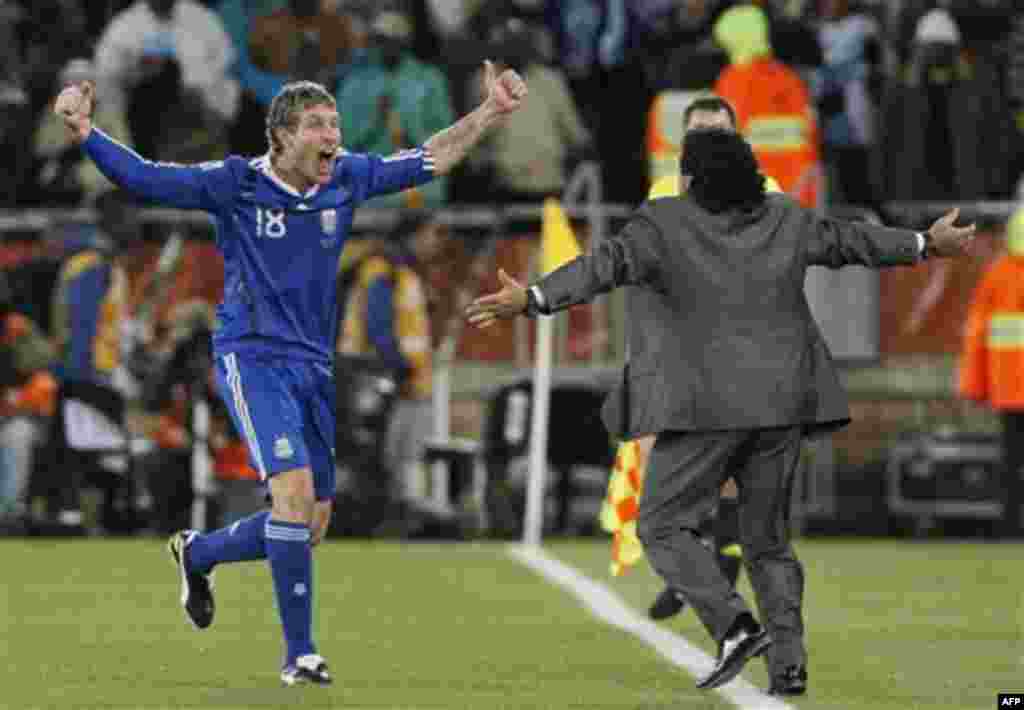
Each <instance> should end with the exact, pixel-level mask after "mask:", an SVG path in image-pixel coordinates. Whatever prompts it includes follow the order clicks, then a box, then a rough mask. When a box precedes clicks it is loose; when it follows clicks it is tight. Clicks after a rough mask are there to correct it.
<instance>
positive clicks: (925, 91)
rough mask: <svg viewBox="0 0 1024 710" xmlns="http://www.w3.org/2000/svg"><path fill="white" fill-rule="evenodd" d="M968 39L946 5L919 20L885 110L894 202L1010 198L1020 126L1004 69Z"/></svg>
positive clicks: (887, 171) (888, 187)
mask: <svg viewBox="0 0 1024 710" xmlns="http://www.w3.org/2000/svg"><path fill="white" fill-rule="evenodd" d="M967 41H968V40H967V38H966V37H965V36H964V35H963V33H962V31H961V28H960V26H959V24H958V21H957V18H956V17H955V16H954V15H953V13H951V12H950V11H948V10H947V9H945V8H941V7H939V8H933V9H931V10H929V11H927V12H926V13H924V14H923V15H921V16H920V18H919V19H918V20H917V22H916V24H915V25H914V32H913V39H912V41H911V42H910V44H909V47H908V55H907V63H906V66H905V67H904V72H903V77H902V79H901V81H900V82H899V83H898V84H897V85H896V86H895V87H894V90H893V91H892V92H890V94H891V96H890V97H889V99H888V100H887V101H886V107H885V119H884V120H885V123H884V126H885V130H884V132H883V134H882V136H881V138H882V140H883V141H884V146H883V151H882V154H883V155H884V156H885V158H886V162H885V165H884V166H883V175H884V178H885V181H886V184H885V194H886V197H887V198H888V199H893V200H896V199H899V200H936V201H941V200H952V199H986V198H992V197H1004V196H1008V194H1009V192H1010V189H1011V184H1010V178H1009V171H1010V159H1011V155H1012V144H1011V141H1012V136H1013V125H1012V121H1011V119H1010V109H1009V102H1008V101H1007V99H1006V96H1005V93H1004V91H1003V89H1002V85H1003V83H1004V82H1003V76H1002V75H1003V69H1002V68H1001V67H1000V66H999V64H998V63H996V62H995V61H994V59H993V57H992V56H991V55H990V53H988V52H985V51H980V50H979V48H978V45H977V42H976V41H974V42H973V45H972V47H971V48H968V45H967ZM980 126H984V129H983V130H982V129H980ZM938 145H949V146H950V147H951V148H952V150H948V151H942V150H935V149H934V147H935V146H938Z"/></svg>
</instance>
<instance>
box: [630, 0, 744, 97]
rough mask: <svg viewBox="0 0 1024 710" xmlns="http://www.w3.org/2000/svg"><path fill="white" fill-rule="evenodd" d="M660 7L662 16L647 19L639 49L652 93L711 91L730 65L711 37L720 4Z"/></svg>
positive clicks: (689, 1)
mask: <svg viewBox="0 0 1024 710" xmlns="http://www.w3.org/2000/svg"><path fill="white" fill-rule="evenodd" d="M661 5H662V6H663V9H662V12H660V13H657V14H655V13H653V12H650V13H648V14H646V15H645V16H644V20H645V22H644V25H643V30H644V40H643V42H642V44H641V45H640V47H639V48H638V52H639V53H640V55H641V61H642V62H643V67H644V75H645V77H646V81H647V85H648V87H649V88H650V90H651V92H652V93H653V94H655V95H657V94H658V93H660V92H662V91H666V90H674V89H709V88H711V87H712V86H714V83H715V80H717V79H718V75H719V74H720V73H721V71H722V69H724V68H725V66H726V65H727V64H728V57H727V56H726V55H725V53H724V52H723V51H722V49H721V47H719V46H718V45H717V44H715V42H714V41H713V39H712V37H711V28H712V26H713V24H714V20H715V18H716V17H717V14H718V13H716V12H715V8H716V7H717V5H718V3H716V2H713V1H712V0H685V1H684V2H681V3H672V4H668V3H662V4H661Z"/></svg>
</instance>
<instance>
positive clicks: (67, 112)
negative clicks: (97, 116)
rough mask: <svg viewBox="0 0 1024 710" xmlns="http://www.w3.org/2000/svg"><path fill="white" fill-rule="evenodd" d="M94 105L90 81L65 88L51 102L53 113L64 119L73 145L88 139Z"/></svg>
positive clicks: (94, 91) (94, 97) (94, 94)
mask: <svg viewBox="0 0 1024 710" xmlns="http://www.w3.org/2000/svg"><path fill="white" fill-rule="evenodd" d="M95 105H96V88H95V87H94V86H93V83H92V82H91V81H83V82H81V83H79V84H72V85H70V86H67V87H65V88H64V90H63V91H61V92H60V94H59V95H58V96H57V100H56V101H54V102H53V112H54V113H56V114H57V115H58V116H60V117H61V118H62V119H64V125H65V126H67V129H68V135H69V136H70V137H71V140H72V141H73V142H74V143H81V142H82V141H84V140H85V139H86V138H88V137H89V132H90V131H91V130H92V111H93V108H94V106H95Z"/></svg>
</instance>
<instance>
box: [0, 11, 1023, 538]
mask: <svg viewBox="0 0 1024 710" xmlns="http://www.w3.org/2000/svg"><path fill="white" fill-rule="evenodd" d="M1016 4H1017V3H1016V2H1014V1H1013V0H942V1H933V0H899V1H896V0H894V1H886V2H882V1H881V0H875V1H873V2H856V1H855V0H761V1H760V2H748V3H744V2H735V1H732V0H558V1H554V0H377V1H376V2H368V1H367V0H203V1H201V0H88V1H87V0H0V104H2V110H0V146H2V148H3V151H4V155H5V158H6V165H7V170H6V173H5V178H6V179H5V180H4V181H2V182H0V209H35V208H51V207H65V208H75V207H89V208H94V209H95V210H96V211H97V212H98V213H99V215H100V221H99V223H98V224H79V223H77V222H68V223H65V222H61V223H59V224H56V225H53V226H52V227H51V233H48V234H46V235H45V236H46V239H45V240H43V242H42V244H41V245H39V246H33V247H31V248H30V249H29V250H30V251H31V250H34V251H33V252H32V253H33V254H34V255H35V256H36V257H37V258H36V259H35V260H34V261H33V262H32V265H33V266H32V267H26V268H25V269H22V270H21V271H20V272H17V271H10V270H9V271H8V273H7V275H6V276H4V278H3V280H0V287H2V288H0V326H2V330H0V374H2V378H3V379H2V381H0V389H2V394H3V397H2V399H0V442H15V444H16V445H15V444H12V445H8V443H3V452H2V453H0V523H2V521H3V519H4V516H5V515H12V514H19V515H20V514H23V513H24V507H25V504H26V499H27V497H28V495H29V493H28V490H27V489H28V483H27V481H26V479H27V477H28V474H27V471H29V470H30V469H32V468H33V467H34V468H35V469H36V470H43V471H44V473H45V470H46V468H47V463H46V461H43V463H42V464H40V463H39V462H36V463H33V461H32V456H33V452H35V453H39V454H43V453H45V451H46V450H47V446H46V442H47V441H48V439H47V436H48V433H47V432H49V431H50V426H51V425H50V424H49V419H50V417H51V416H53V414H54V411H53V408H54V401H55V399H58V398H59V397H60V396H61V392H62V391H63V389H62V388H64V389H66V388H67V386H68V385H67V383H70V382H86V383H92V384H99V385H101V386H107V387H115V388H118V389H119V390H120V391H122V392H126V393H129V396H130V397H132V398H136V399H138V400H140V401H142V402H143V403H144V405H145V408H146V410H147V411H148V413H149V414H148V417H147V418H146V419H145V425H144V427H143V428H144V430H145V431H146V432H147V434H148V435H149V436H150V439H151V440H152V441H153V442H154V448H152V449H151V450H149V451H148V452H146V453H144V454H143V455H142V456H141V457H140V458H139V470H140V477H139V478H138V479H137V480H140V481H141V483H140V484H139V490H135V491H128V492H124V491H122V492H121V493H119V495H128V496H134V497H135V498H137V499H140V500H141V499H144V498H145V497H146V496H156V497H159V498H161V499H162V500H170V499H172V498H173V496H174V495H175V491H177V492H182V491H184V492H186V493H188V495H184V494H183V498H182V499H181V500H179V501H178V502H177V503H175V504H174V505H173V506H170V507H167V506H164V507H162V508H161V511H162V512H161V514H162V516H163V517H161V518H159V519H157V520H156V522H155V524H156V525H157V526H158V527H161V528H164V529H167V530H170V529H174V528H175V527H180V526H182V525H183V524H185V523H186V522H187V520H185V519H184V518H183V516H186V517H187V514H188V513H187V510H188V506H189V504H190V503H191V492H190V488H189V486H188V485H186V482H184V481H182V480H181V476H183V475H187V474H186V473H183V472H186V471H187V470H188V466H187V465H186V464H185V462H186V460H188V458H189V456H190V454H189V451H190V431H189V416H190V415H189V414H188V412H187V402H188V401H189V398H190V397H191V396H193V395H194V394H195V392H194V391H192V390H190V387H191V385H190V383H191V382H194V381H195V379H196V378H195V373H196V372H205V369H204V368H208V366H209V365H208V363H205V364H204V363H202V362H199V360H201V358H199V356H198V355H197V354H196V353H197V352H199V351H200V350H202V348H201V347H200V348H199V350H196V346H195V343H197V342H205V341H201V340H200V341H197V340H196V338H200V339H201V338H203V337H207V335H206V334H208V331H209V329H210V328H211V327H212V316H211V315H210V312H209V304H210V303H211V302H215V301H216V299H217V291H218V289H219V287H220V283H219V282H218V281H217V279H216V277H213V278H207V276H206V275H205V274H207V271H208V270H209V268H211V265H213V267H216V265H217V263H218V262H217V261H216V260H215V259H211V258H209V257H210V255H209V254H208V253H207V252H206V251H203V252H202V253H201V254H200V253H199V252H197V251H196V250H195V249H189V250H185V251H184V254H180V253H179V254H174V253H171V252H168V251H167V250H166V249H165V253H164V254H163V255H162V256H164V257H166V259H161V260H160V263H159V264H158V260H157V258H156V252H158V251H159V249H160V247H159V245H160V244H163V243H165V242H167V241H168V240H167V235H166V234H165V235H162V236H160V238H159V239H156V240H150V241H149V242H139V241H138V239H137V237H138V236H139V235H140V234H142V233H144V231H145V230H143V229H142V227H141V226H140V225H139V223H137V222H136V221H134V217H133V209H134V206H132V205H125V204H123V203H122V201H121V199H120V197H119V196H118V195H117V193H112V192H111V185H110V184H109V183H108V182H107V181H106V179H105V178H104V177H103V176H102V175H100V174H99V172H98V171H97V170H96V168H95V167H94V166H93V165H92V164H91V162H89V161H87V160H85V159H84V158H83V155H82V153H81V151H80V150H79V149H78V148H76V147H74V146H72V145H71V144H70V143H69V141H68V140H67V137H66V136H65V134H64V128H63V126H62V125H61V123H60V121H59V120H57V119H56V118H55V117H54V115H53V114H52V112H51V111H50V110H49V104H50V101H52V97H53V96H54V95H55V94H56V91H57V89H59V87H61V86H62V85H66V84H68V83H71V82H77V81H83V80H89V81H92V82H94V83H95V85H96V87H97V96H98V107H97V110H96V117H95V123H96V124H97V125H98V126H100V127H101V128H102V129H103V130H104V131H105V132H107V133H108V134H110V135H111V136H114V137H115V138H117V139H119V140H122V141H123V142H125V143H127V144H128V145H131V146H132V147H133V148H134V149H135V150H136V151H137V152H139V153H140V154H141V155H142V156H144V157H146V158H149V159H153V160H161V161H172V162H200V161H205V160H214V159H219V158H222V157H223V156H224V155H225V154H227V153H239V154H243V155H253V156H255V155H259V154H262V153H263V152H265V151H266V129H265V113H266V110H267V108H268V106H269V104H270V101H271V99H272V98H273V96H274V95H275V93H276V92H277V91H278V89H279V88H280V87H281V86H282V85H283V84H284V83H285V82H287V81H290V80H295V79H310V80H314V81H317V82H320V83H322V84H324V85H325V86H327V87H328V88H329V89H330V90H331V91H333V93H334V95H335V96H336V98H337V101H338V107H339V111H340V114H341V123H342V142H343V144H344V146H345V147H346V148H347V149H348V150H351V151H355V152H362V151H367V152H376V153H383V154H387V153H391V152H394V151H399V150H402V149H405V148H409V147H415V146H417V145H420V144H422V143H423V142H424V141H425V140H427V139H428V138H429V137H430V136H431V135H432V134H434V133H435V132H437V131H439V130H441V129H443V128H444V127H446V126H447V125H449V124H450V123H451V122H452V121H453V119H454V118H455V117H457V116H459V115H461V114H462V113H464V112H465V111H467V110H468V109H470V108H472V107H473V106H475V105H476V103H477V102H478V101H479V99H480V89H481V64H482V62H483V60H484V59H491V60H493V61H495V62H496V63H497V64H499V65H500V66H510V67H513V68H515V69H516V70H517V71H518V72H519V73H520V74H521V75H522V76H523V77H524V78H525V80H526V83H527V85H528V87H529V91H530V94H529V100H528V101H527V102H526V103H525V106H524V109H523V110H522V111H519V112H517V113H516V114H515V115H513V116H512V117H511V118H510V119H509V120H508V121H507V122H505V123H504V124H502V125H501V126H500V127H499V128H497V129H496V130H495V131H493V132H492V134H491V135H490V136H489V138H488V140H487V141H486V143H485V144H484V145H483V146H482V148H481V150H479V151H478V152H477V153H476V154H474V155H473V156H472V158H471V159H470V160H468V161H467V162H466V163H465V164H464V165H463V166H461V167H460V169H459V170H458V171H456V172H455V173H454V174H453V175H452V176H451V177H450V178H448V179H444V180H438V181H435V182H434V183H432V184H430V185H428V186H425V187H423V188H420V189H413V190H409V191H407V192H405V193H401V194H399V195H395V196H389V197H386V198H378V199H377V200H376V201H375V202H372V203H371V204H370V206H374V207H404V208H416V209H418V210H422V209H423V208H426V209H428V210H429V209H430V208H437V207H442V206H444V205H452V204H457V205H464V204H474V203H476V204H479V203H483V204H508V203H529V204H539V203H540V202H542V201H543V200H544V199H545V198H547V197H551V196H555V197H557V196H559V195H560V194H562V192H563V190H564V189H565V187H566V185H567V182H568V180H569V178H570V176H571V175H572V172H573V170H574V168H575V166H577V165H578V164H580V163H581V162H583V161H592V162H596V163H597V164H598V165H599V166H600V168H601V173H602V184H603V200H604V201H605V202H610V203H619V204H625V205H635V204H637V203H639V202H640V201H641V200H642V199H643V198H644V196H645V195H646V194H647V191H648V188H649V185H650V184H651V181H652V180H654V179H656V178H658V177H659V176H660V175H662V174H664V173H666V172H674V171H677V170H678V145H679V139H680V133H681V121H680V120H679V117H680V115H681V107H682V106H683V102H685V101H686V100H688V99H689V98H692V96H694V95H696V92H711V91H713V92H716V93H718V94H720V95H722V96H723V97H725V98H727V99H728V100H729V101H730V102H731V103H732V104H733V105H734V106H735V108H736V111H737V125H738V126H739V127H740V129H741V130H742V131H743V132H744V134H745V135H746V136H747V137H748V139H749V140H750V141H751V143H752V144H753V145H754V148H755V150H756V152H757V154H758V158H759V160H760V161H761V163H762V166H763V168H764V170H765V172H766V173H768V174H770V175H772V177H773V178H775V179H776V180H777V181H778V182H779V183H780V184H781V185H782V188H783V189H784V190H786V191H788V192H790V193H792V194H794V195H795V196H797V197H798V198H799V199H800V200H801V201H802V202H804V203H805V204H808V205H812V206H813V205H820V204H822V203H823V202H825V201H828V202H833V203H845V204H853V205H861V206H867V207H878V206H879V205H881V204H882V203H884V202H886V201H890V200H932V201H942V200H982V199H1010V198H1012V197H1014V196H1016V195H1017V194H1018V192H1019V191H1020V190H1019V187H1018V184H1019V183H1021V182H1022V181H1021V175H1022V173H1024V13H1022V12H1020V11H1017V10H1015V9H1014V8H1015V6H1016ZM946 146H949V147H950V148H951V149H945V147H946ZM937 147H939V149H936V148H937ZM425 214H426V213H425V212H422V211H419V212H417V213H416V215H417V216H416V217H415V218H414V219H413V221H411V222H410V221H406V222H402V223H401V224H400V226H399V229H398V230H397V232H396V233H395V234H394V235H391V236H392V237H394V238H391V239H384V240H382V241H380V242H373V241H368V242H367V243H366V245H365V246H367V249H366V250H364V251H362V252H360V253H359V254H356V253H355V252H353V253H352V254H347V257H349V259H348V267H350V268H351V274H354V275H355V276H354V278H355V289H354V291H353V293H355V294H357V297H356V299H355V300H353V301H351V302H349V304H348V306H349V311H350V313H349V317H348V318H347V322H346V327H345V329H344V331H343V342H339V350H341V351H344V350H345V349H348V350H349V351H353V352H362V351H369V352H376V353H377V354H379V355H380V356H381V357H382V359H384V360H388V361H389V362H391V364H393V365H394V367H395V369H396V370H398V371H402V372H405V373H406V376H407V379H406V380H405V382H404V384H403V386H402V389H401V400H402V402H401V406H400V408H401V409H403V410H404V411H406V412H407V413H408V414H407V416H405V417H400V418H399V419H401V420H402V421H403V426H404V427H405V430H408V431H411V430H414V429H415V430H424V431H425V430H426V429H428V428H429V427H428V426H427V423H426V419H427V418H428V417H427V414H425V410H424V402H425V398H426V397H428V396H429V391H430V366H429V358H428V357H426V354H427V353H428V352H434V351H436V349H437V348H438V346H439V343H440V342H441V341H442V340H443V338H444V336H445V334H446V333H448V329H449V328H450V324H451V322H452V321H453V318H452V314H453V313H456V312H457V304H455V301H454V300H453V298H454V297H448V298H447V299H446V297H445V296H444V295H443V294H442V289H438V288H436V284H437V283H439V282H441V281H443V280H444V278H449V279H450V278H451V273H450V272H451V268H450V267H446V266H443V265H441V266H439V264H450V261H448V259H450V256H451V255H450V253H449V252H450V249H452V248H454V247H452V246H451V244H450V243H449V242H450V240H448V236H447V234H446V232H445V230H444V229H443V226H442V225H440V224H439V223H437V222H435V221H434V220H433V219H432V218H430V217H428V216H424V215H425ZM176 230H177V231H178V232H182V231H185V232H187V230H188V228H187V227H181V228H176ZM403 230H404V231H403ZM531 230H532V231H533V232H535V231H536V226H535V225H531V226H529V227H527V228H524V231H528V232H529V231H531ZM186 236H187V234H186ZM382 236H387V235H382ZM8 238H9V234H7V235H0V241H3V240H9V239H8ZM154 245H156V246H154ZM199 248H200V249H212V247H211V246H210V245H206V246H204V247H199ZM15 251H17V250H15ZM442 252H443V253H445V254H446V256H445V257H444V259H441V260H439V257H438V254H441V253H442ZM26 253H27V252H26ZM13 254H14V252H13V251H12V252H11V253H10V254H8V253H7V252H5V253H4V256H3V263H0V266H3V267H10V266H12V265H15V264H20V263H21V262H20V261H19V259H21V257H17V258H15V256H12V255H13ZM18 254H21V251H18ZM357 256H358V257H360V258H361V260H359V261H358V263H356V257H357ZM462 256H463V257H465V255H464V254H463V255H462ZM182 260H184V261H185V262H186V263H185V265H184V266H181V263H182ZM462 263H463V264H464V265H465V266H466V269H465V271H466V273H469V272H470V271H472V270H473V269H474V268H477V270H479V268H478V267H479V266H480V264H483V263H486V260H478V261H476V262H469V261H467V260H466V259H465V258H463V259H462ZM506 263H507V262H506ZM169 264H172V265H173V266H169ZM40 266H41V268H42V271H41V272H39V273H37V271H33V270H32V268H35V269H37V270H38V269H39V268H40ZM345 268H346V264H344V263H343V264H342V265H341V270H344V269H345ZM47 269H48V271H47ZM175 269H176V271H175ZM204 269H207V271H204ZM439 269H440V271H442V272H445V273H441V274H440V275H438V270H439ZM341 270H340V271H339V273H341ZM174 273H176V275H173V276H168V274H174ZM2 275H3V274H0V276H2ZM168 282H172V283H171V284H170V285H168ZM168 289H170V291H171V297H168V296H167V293H168ZM37 292H38V293H37ZM410 294H411V295H410ZM40 296H41V297H40ZM455 300H457V299H455ZM40 303H42V304H44V305H42V306H40ZM360 307H361V308H362V310H361V311H360V310H359V308H360ZM146 308H150V309H152V308H156V309H157V311H158V312H157V313H145V314H144V317H143V316H140V309H141V310H142V311H144V310H145V309H146ZM403 309H405V310H403ZM357 311H358V312H357ZM133 323H135V324H138V323H142V324H143V325H144V326H145V327H146V328H149V331H148V332H144V333H139V332H132V330H131V326H132V324H133ZM510 337H511V336H510ZM126 340H127V341H130V342H129V345H127V346H126V344H125V343H126ZM132 343H134V344H135V345H138V347H137V348H135V347H134V346H133V345H132ZM136 353H137V354H138V357H134V354H136ZM126 354H127V355H128V357H127V358H126ZM197 358H198V359H197ZM197 362H199V364H197ZM196 368H199V369H198V370H197V369H196ZM116 373H121V374H122V379H121V381H116V377H115V374H116ZM199 379H200V380H201V381H202V380H203V378H202V377H200V378H199ZM213 400H214V401H215V400H216V398H213ZM214 421H215V422H220V424H219V425H216V424H215V426H214V432H213V434H211V443H214V444H215V446H214V447H213V448H214V449H215V457H214V458H215V465H216V467H217V470H218V472H219V473H220V475H222V476H223V477H225V478H245V477H247V476H249V477H251V476H252V475H253V474H252V472H251V470H248V469H247V465H246V463H245V453H244V447H242V446H241V445H240V443H239V442H238V440H237V437H236V436H234V434H233V432H231V431H229V429H230V427H229V426H227V425H226V418H225V417H223V414H222V413H221V414H220V415H219V416H218V414H217V413H216V412H215V413H214ZM398 436H399V437H401V432H399V434H398ZM420 438H422V435H421V437H420ZM51 453H52V452H51ZM417 456H418V452H416V451H410V450H408V449H407V448H406V449H403V448H402V447H398V446H396V447H395V450H394V451H393V452H391V457H392V458H393V459H394V467H395V468H398V469H401V468H403V467H406V468H407V467H408V466H409V461H410V460H413V459H415V458H416V457H417ZM55 465H56V464H55ZM175 472H177V473H175ZM174 476H177V478H174ZM399 478H400V479H401V480H400V481H399V483H398V485H399V487H401V488H403V490H405V491H406V492H408V494H409V495H418V493H417V492H416V490H417V487H418V484H417V483H416V482H415V481H414V480H413V478H414V477H411V476H405V475H403V476H400V477H399ZM37 485H39V486H41V487H42V490H43V492H45V490H46V487H47V485H50V484H49V483H48V482H47V478H46V476H45V475H43V476H41V478H40V483H38V484H37ZM53 485H55V486H56V487H57V488H64V489H67V488H69V487H68V486H67V485H66V481H65V482H64V483H59V484H53ZM77 487H78V486H71V487H70V488H72V489H77ZM111 495H112V496H113V495H114V492H112V493H111ZM50 505H51V506H53V510H52V511H50V512H51V513H53V514H55V515H57V514H59V513H61V512H62V509H63V508H67V509H68V510H69V511H71V512H77V511H78V510H79V509H80V508H81V502H80V501H77V500H63V499H62V495H61V494H60V493H57V494H55V495H54V496H51V502H50ZM64 512H66V511H64Z"/></svg>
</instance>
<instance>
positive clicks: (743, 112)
mask: <svg viewBox="0 0 1024 710" xmlns="http://www.w3.org/2000/svg"><path fill="white" fill-rule="evenodd" d="M714 36H715V40H716V41H717V42H718V43H719V44H721V45H722V47H723V48H724V49H725V51H726V52H727V53H728V54H729V66H728V67H726V69H725V70H724V71H723V72H722V74H721V75H720V76H719V77H718V81H717V82H715V93H716V94H718V95H719V96H721V97H722V98H723V99H725V100H726V101H728V102H729V103H730V104H732V106H733V108H734V109H735V110H736V118H737V125H738V127H739V130H740V132H741V133H742V134H743V136H744V137H745V138H746V139H747V140H748V141H749V142H750V144H751V146H753V148H754V154H755V155H756V156H757V160H758V163H759V164H760V166H761V170H762V171H764V173H765V174H766V175H771V176H772V177H773V178H775V179H776V180H777V181H778V182H779V185H780V186H781V187H782V189H783V190H784V191H785V192H787V193H789V194H790V195H792V196H793V197H795V198H796V199H797V200H799V202H800V203H801V204H802V205H803V206H805V207H817V206H818V199H819V194H818V193H819V190H818V183H819V179H818V178H819V173H820V169H821V166H820V164H819V161H820V158H819V151H820V141H819V136H818V126H817V122H816V119H815V116H814V107H813V105H812V103H811V99H810V92H809V91H808V89H807V86H806V84H805V83H804V82H803V80H802V79H801V78H800V77H799V75H797V73H796V72H795V71H794V70H793V69H791V68H790V67H788V66H786V65H785V64H783V63H782V62H780V61H779V60H778V59H776V58H775V57H774V54H773V51H772V46H771V43H770V41H769V34H768V18H767V16H766V15H765V13H764V11H763V10H762V9H761V8H759V7H757V6H756V5H753V4H746V5H738V6H736V7H733V8H730V9H729V10H727V11H726V12H724V13H723V14H722V16H721V17H719V18H718V21H717V22H716V23H715V27H714Z"/></svg>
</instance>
